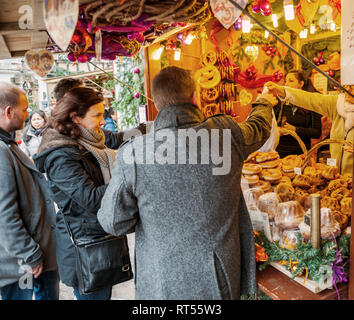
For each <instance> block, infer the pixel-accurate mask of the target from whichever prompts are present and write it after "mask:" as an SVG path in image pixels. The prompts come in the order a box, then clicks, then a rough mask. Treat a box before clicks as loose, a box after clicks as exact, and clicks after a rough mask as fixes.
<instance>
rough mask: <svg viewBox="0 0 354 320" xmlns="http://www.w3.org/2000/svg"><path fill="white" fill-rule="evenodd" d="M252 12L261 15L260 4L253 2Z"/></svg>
mask: <svg viewBox="0 0 354 320" xmlns="http://www.w3.org/2000/svg"><path fill="white" fill-rule="evenodd" d="M252 11H253V12H254V13H259V12H260V11H261V9H260V7H259V4H258V2H253V4H252Z"/></svg>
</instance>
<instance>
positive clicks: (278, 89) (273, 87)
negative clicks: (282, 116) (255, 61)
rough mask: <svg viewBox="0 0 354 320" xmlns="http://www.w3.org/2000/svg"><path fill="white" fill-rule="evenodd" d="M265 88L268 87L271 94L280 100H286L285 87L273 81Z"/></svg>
mask: <svg viewBox="0 0 354 320" xmlns="http://www.w3.org/2000/svg"><path fill="white" fill-rule="evenodd" d="M264 86H265V87H268V90H269V92H271V93H273V94H275V95H277V96H278V97H280V98H283V99H284V98H285V95H286V94H285V89H284V87H282V86H279V85H278V84H276V83H274V82H272V81H269V82H267V83H266V84H265V85H264Z"/></svg>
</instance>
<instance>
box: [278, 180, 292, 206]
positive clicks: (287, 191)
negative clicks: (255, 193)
mask: <svg viewBox="0 0 354 320" xmlns="http://www.w3.org/2000/svg"><path fill="white" fill-rule="evenodd" d="M274 192H275V193H277V194H278V196H279V197H280V199H281V201H282V202H287V201H291V200H294V196H295V190H294V188H293V187H292V185H290V184H288V183H279V184H278V185H277V186H276V188H275V189H274Z"/></svg>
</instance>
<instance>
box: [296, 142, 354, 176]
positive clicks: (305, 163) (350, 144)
mask: <svg viewBox="0 0 354 320" xmlns="http://www.w3.org/2000/svg"><path fill="white" fill-rule="evenodd" d="M331 143H341V144H343V145H344V146H347V147H348V148H350V149H351V152H353V149H354V147H353V144H352V143H350V142H349V141H346V140H341V139H326V140H323V141H321V142H319V143H317V144H316V145H314V146H313V147H312V148H311V149H310V150H309V151H308V152H307V154H305V159H304V161H303V162H302V168H301V169H302V170H304V169H305V167H306V166H307V163H308V161H309V160H310V158H311V155H312V154H313V153H314V152H315V151H316V150H317V149H318V148H319V147H322V146H323V145H326V144H331Z"/></svg>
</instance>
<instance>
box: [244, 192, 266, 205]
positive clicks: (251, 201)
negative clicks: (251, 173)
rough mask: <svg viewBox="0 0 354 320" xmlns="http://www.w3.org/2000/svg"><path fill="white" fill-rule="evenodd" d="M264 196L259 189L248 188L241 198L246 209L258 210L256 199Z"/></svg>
mask: <svg viewBox="0 0 354 320" xmlns="http://www.w3.org/2000/svg"><path fill="white" fill-rule="evenodd" d="M262 194H264V192H263V190H262V189H261V188H258V187H256V188H249V189H247V190H245V191H244V192H243V197H244V198H245V202H246V205H247V208H248V209H253V210H256V209H257V208H258V199H259V197H260V196H261V195H262Z"/></svg>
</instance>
